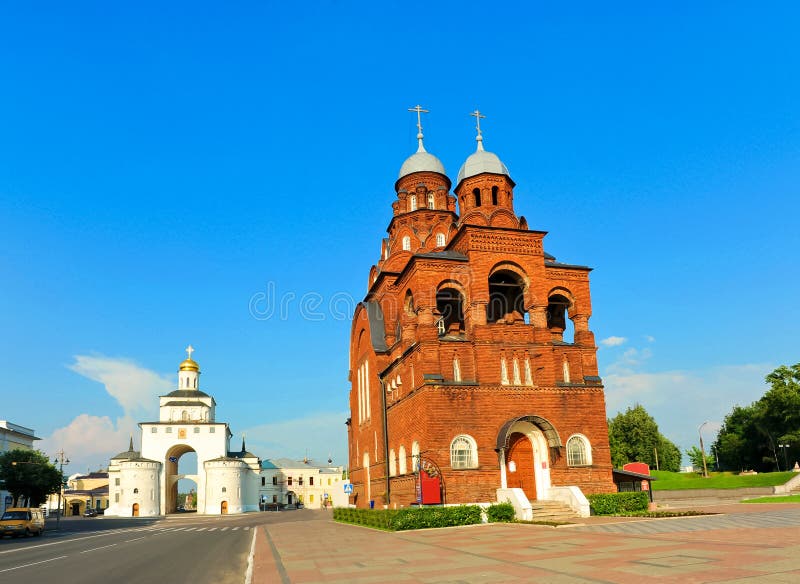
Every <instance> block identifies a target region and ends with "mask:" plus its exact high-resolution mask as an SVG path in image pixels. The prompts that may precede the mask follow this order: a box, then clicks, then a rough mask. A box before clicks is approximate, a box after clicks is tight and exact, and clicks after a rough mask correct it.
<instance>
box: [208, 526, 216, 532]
mask: <svg viewBox="0 0 800 584" xmlns="http://www.w3.org/2000/svg"><path fill="white" fill-rule="evenodd" d="M208 530H209V531H216V530H217V528H216V527H209V528H208Z"/></svg>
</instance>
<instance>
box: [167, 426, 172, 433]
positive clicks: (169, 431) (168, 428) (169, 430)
mask: <svg viewBox="0 0 800 584" xmlns="http://www.w3.org/2000/svg"><path fill="white" fill-rule="evenodd" d="M167 434H172V428H170V427H169V426H167Z"/></svg>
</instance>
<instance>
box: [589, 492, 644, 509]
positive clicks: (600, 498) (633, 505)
mask: <svg viewBox="0 0 800 584" xmlns="http://www.w3.org/2000/svg"><path fill="white" fill-rule="evenodd" d="M587 498H588V499H589V506H590V507H591V509H592V513H594V514H595V515H617V514H621V513H631V512H636V511H647V507H648V505H649V503H650V497H649V496H648V495H647V493H646V492H645V491H639V492H637V493H608V494H603V495H589V496H588V497H587Z"/></svg>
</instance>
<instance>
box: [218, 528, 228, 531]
mask: <svg viewBox="0 0 800 584" xmlns="http://www.w3.org/2000/svg"><path fill="white" fill-rule="evenodd" d="M227 529H228V528H227V527H223V528H222V529H220V531H225V530H227Z"/></svg>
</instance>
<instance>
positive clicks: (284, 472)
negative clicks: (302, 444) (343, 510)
mask: <svg viewBox="0 0 800 584" xmlns="http://www.w3.org/2000/svg"><path fill="white" fill-rule="evenodd" d="M343 470H344V469H343V468H342V467H341V466H332V465H331V464H330V461H329V464H328V465H327V466H324V465H319V464H316V463H315V462H314V461H312V460H309V459H305V460H292V459H290V458H275V459H268V460H264V461H262V463H261V486H260V488H259V495H260V497H259V499H260V506H261V508H262V509H265V508H270V507H271V506H272V505H274V504H277V505H279V506H295V505H297V504H298V503H299V504H301V505H302V506H303V507H307V508H309V509H321V508H322V507H323V505H326V504H327V505H328V506H334V507H346V506H347V496H346V494H345V492H344V485H345V483H347V482H349V481H346V480H344V479H343Z"/></svg>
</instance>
